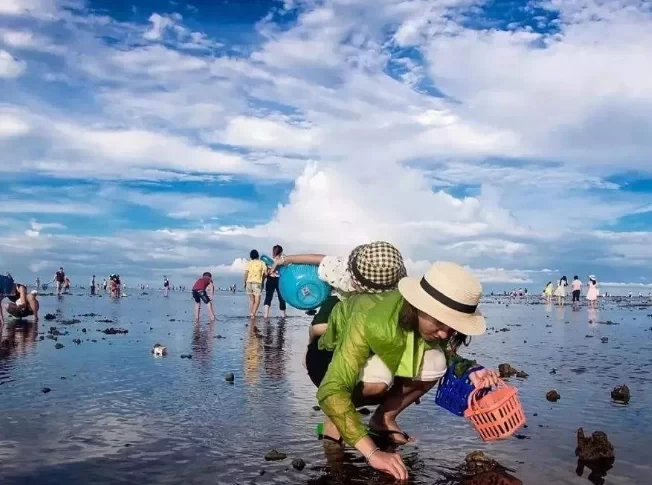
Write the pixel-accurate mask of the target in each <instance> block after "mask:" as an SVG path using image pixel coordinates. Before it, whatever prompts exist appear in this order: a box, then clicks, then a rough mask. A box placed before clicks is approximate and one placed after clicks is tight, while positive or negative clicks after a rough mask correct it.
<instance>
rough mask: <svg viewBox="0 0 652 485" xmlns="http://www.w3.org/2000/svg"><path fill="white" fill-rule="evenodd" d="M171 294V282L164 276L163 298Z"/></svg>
mask: <svg viewBox="0 0 652 485" xmlns="http://www.w3.org/2000/svg"><path fill="white" fill-rule="evenodd" d="M169 294H170V281H169V280H168V277H167V276H163V296H168V295H169Z"/></svg>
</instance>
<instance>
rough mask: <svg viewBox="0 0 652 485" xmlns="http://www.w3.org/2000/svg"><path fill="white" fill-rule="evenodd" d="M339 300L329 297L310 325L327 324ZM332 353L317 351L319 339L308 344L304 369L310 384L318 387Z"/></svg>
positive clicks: (331, 358)
mask: <svg viewBox="0 0 652 485" xmlns="http://www.w3.org/2000/svg"><path fill="white" fill-rule="evenodd" d="M339 302H340V300H339V299H338V298H337V297H335V296H331V297H329V298H328V299H327V300H326V301H325V302H324V303H323V304H322V305H321V306H320V307H319V311H318V312H317V314H316V315H315V316H314V317H313V319H312V325H318V324H320V323H328V317H329V316H330V314H331V313H332V312H333V309H334V308H335V305H337V304H338V303H339ZM333 353H334V352H332V351H330V350H319V339H315V340H313V341H312V342H310V345H308V351H307V352H306V368H307V369H308V377H310V380H311V381H312V383H313V384H314V385H315V386H317V387H319V385H320V384H321V381H322V380H323V379H324V376H325V375H326V371H327V370H328V366H329V365H330V363H331V361H332V360H333Z"/></svg>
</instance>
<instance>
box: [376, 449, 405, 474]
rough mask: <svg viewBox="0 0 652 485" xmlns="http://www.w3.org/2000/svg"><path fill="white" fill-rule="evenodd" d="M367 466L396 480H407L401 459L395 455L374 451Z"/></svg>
mask: <svg viewBox="0 0 652 485" xmlns="http://www.w3.org/2000/svg"><path fill="white" fill-rule="evenodd" d="M369 465H370V466H371V467H372V468H375V469H376V470H380V471H381V472H385V473H388V474H390V475H392V476H393V477H394V478H395V479H396V480H401V481H405V480H407V479H408V471H407V468H406V467H405V464H404V463H403V460H402V459H401V457H400V456H399V455H398V454H396V453H385V452H384V451H376V452H375V453H374V454H373V455H371V458H369Z"/></svg>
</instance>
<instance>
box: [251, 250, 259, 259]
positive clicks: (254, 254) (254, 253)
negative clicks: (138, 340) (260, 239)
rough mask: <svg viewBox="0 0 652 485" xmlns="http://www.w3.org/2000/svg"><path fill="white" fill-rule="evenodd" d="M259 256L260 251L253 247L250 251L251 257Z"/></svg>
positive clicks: (256, 257)
mask: <svg viewBox="0 0 652 485" xmlns="http://www.w3.org/2000/svg"><path fill="white" fill-rule="evenodd" d="M259 256H260V255H259V254H258V251H256V250H255V249H252V250H251V252H250V253H249V257H250V258H251V259H258V257H259Z"/></svg>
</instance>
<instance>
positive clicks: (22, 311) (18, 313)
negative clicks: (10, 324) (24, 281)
mask: <svg viewBox="0 0 652 485" xmlns="http://www.w3.org/2000/svg"><path fill="white" fill-rule="evenodd" d="M7 313H8V314H9V315H11V316H12V317H14V318H25V317H29V316H31V315H34V312H33V311H32V308H31V307H30V306H29V305H20V306H18V305H16V304H15V303H14V304H13V305H8V306H7Z"/></svg>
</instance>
